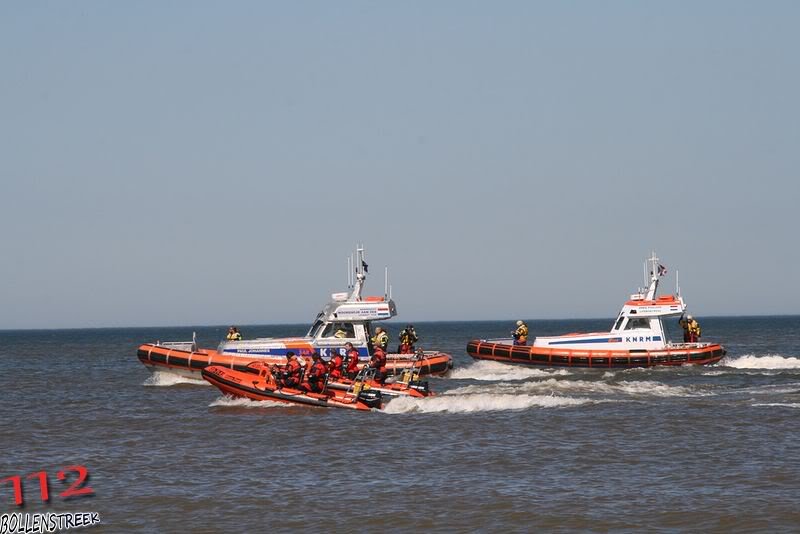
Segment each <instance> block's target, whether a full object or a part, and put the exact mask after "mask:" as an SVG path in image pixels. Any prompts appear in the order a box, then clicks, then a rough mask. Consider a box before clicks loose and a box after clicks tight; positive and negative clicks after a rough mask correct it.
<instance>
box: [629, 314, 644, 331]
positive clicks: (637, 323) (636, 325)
mask: <svg viewBox="0 0 800 534" xmlns="http://www.w3.org/2000/svg"><path fill="white" fill-rule="evenodd" d="M642 328H644V329H648V330H649V329H650V321H649V320H648V319H644V318H642V317H635V318H632V319H630V320H629V321H628V324H626V325H625V330H639V329H642Z"/></svg>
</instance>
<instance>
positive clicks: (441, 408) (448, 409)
mask: <svg viewBox="0 0 800 534" xmlns="http://www.w3.org/2000/svg"><path fill="white" fill-rule="evenodd" d="M594 402H596V401H593V400H590V399H576V398H572V397H559V396H554V395H525V394H516V395H509V394H502V393H471V394H465V395H452V394H444V395H439V396H436V397H427V398H424V399H415V398H410V397H398V398H396V399H393V400H391V401H390V402H389V403H388V404H387V405H386V407H385V408H384V412H386V413H389V414H402V413H474V412H494V411H505V410H524V409H527V408H561V407H569V406H580V405H583V404H590V403H594Z"/></svg>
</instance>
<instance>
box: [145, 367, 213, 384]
mask: <svg viewBox="0 0 800 534" xmlns="http://www.w3.org/2000/svg"><path fill="white" fill-rule="evenodd" d="M178 384H192V385H195V386H210V385H211V384H209V383H208V382H206V381H205V380H203V379H202V378H188V377H185V376H180V375H176V374H174V373H164V372H161V371H155V372H153V374H151V375H150V376H149V377H147V379H146V380H145V381H144V383H143V384H142V385H144V386H159V387H161V386H176V385H178Z"/></svg>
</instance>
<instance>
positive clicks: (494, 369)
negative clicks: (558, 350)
mask: <svg viewBox="0 0 800 534" xmlns="http://www.w3.org/2000/svg"><path fill="white" fill-rule="evenodd" d="M569 374H570V372H569V371H567V370H566V369H537V368H533V367H522V366H520V365H510V364H507V363H500V362H493V361H488V360H484V361H479V362H475V363H473V364H472V365H468V366H467V367H462V368H458V369H455V370H453V371H451V372H450V375H449V377H450V378H456V379H461V380H465V379H470V380H482V381H488V382H497V381H500V380H527V379H528V378H539V377H549V376H556V375H560V376H564V375H569Z"/></svg>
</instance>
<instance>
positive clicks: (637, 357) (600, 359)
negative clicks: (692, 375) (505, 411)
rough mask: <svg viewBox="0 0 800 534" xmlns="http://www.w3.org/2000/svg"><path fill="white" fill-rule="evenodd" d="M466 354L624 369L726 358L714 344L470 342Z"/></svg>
mask: <svg viewBox="0 0 800 534" xmlns="http://www.w3.org/2000/svg"><path fill="white" fill-rule="evenodd" d="M467 354H469V355H470V356H472V357H473V358H475V359H476V360H492V361H497V362H507V363H519V364H525V365H532V366H538V367H591V368H602V369H608V368H622V369H629V368H634V367H655V366H659V365H687V364H693V365H710V364H714V363H717V362H719V361H720V360H721V359H722V357H723V356H725V349H723V348H722V346H721V345H719V344H715V343H697V344H691V345H690V344H687V345H685V346H676V347H666V348H663V349H658V350H641V351H636V352H631V351H627V350H623V351H613V350H571V349H551V348H544V347H537V346H535V345H509V344H507V343H496V342H492V341H485V340H478V339H476V340H472V341H470V342H469V343H467Z"/></svg>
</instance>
